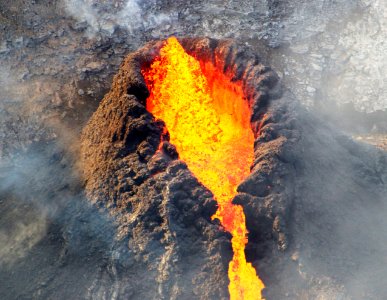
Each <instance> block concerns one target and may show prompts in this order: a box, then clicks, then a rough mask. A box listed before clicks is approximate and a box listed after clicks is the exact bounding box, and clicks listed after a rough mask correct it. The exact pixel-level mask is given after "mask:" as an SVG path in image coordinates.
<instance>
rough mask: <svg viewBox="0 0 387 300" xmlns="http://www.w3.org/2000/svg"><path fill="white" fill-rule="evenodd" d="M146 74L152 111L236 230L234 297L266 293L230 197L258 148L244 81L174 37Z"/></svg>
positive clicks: (218, 214) (232, 272) (239, 214)
mask: <svg viewBox="0 0 387 300" xmlns="http://www.w3.org/2000/svg"><path fill="white" fill-rule="evenodd" d="M143 75H144V78H145V81H146V84H147V86H148V87H149V89H150V96H149V98H148V99H147V104H146V106H147V109H148V111H150V112H151V113H152V114H153V115H154V116H155V117H156V118H158V119H161V120H163V121H164V122H165V124H166V127H167V129H168V132H169V134H170V141H171V143H172V144H174V145H175V146H176V148H177V151H178V153H179V155H180V159H182V160H183V161H185V162H186V163H187V165H188V167H189V169H190V170H191V171H192V173H193V174H194V175H195V176H196V178H198V180H199V181H200V182H201V183H202V184H203V185H204V186H206V187H207V188H208V189H209V190H210V191H211V192H212V193H213V194H214V197H215V200H216V201H217V203H218V210H217V212H216V214H215V215H214V216H213V217H214V218H218V219H219V220H220V221H221V223H222V225H223V226H224V228H225V229H226V230H227V231H228V232H230V233H231V234H232V249H233V252H234V256H233V259H232V261H231V262H230V265H229V271H228V275H229V279H230V285H229V292H230V298H231V299H262V297H261V291H262V289H263V287H264V285H263V283H262V281H261V280H260V279H259V277H258V276H257V274H256V272H255V269H254V268H253V266H252V265H251V263H248V262H246V257H245V252H244V249H245V245H246V244H247V233H248V232H247V229H246V223H245V215H244V212H243V209H242V207H241V206H238V205H233V204H232V203H231V201H232V199H233V198H234V196H235V195H236V188H237V186H238V185H239V184H240V183H241V181H242V180H243V179H244V178H246V176H247V175H248V174H249V172H250V165H251V164H252V162H253V154H254V152H253V144H254V135H253V132H252V130H251V127H250V121H249V119H250V111H249V107H248V104H247V101H246V100H245V99H244V98H243V92H242V88H241V86H240V85H239V84H237V83H232V82H230V80H229V79H228V78H227V77H226V76H225V75H224V74H222V73H220V72H218V71H217V70H215V68H214V67H213V66H212V65H211V64H209V63H207V64H202V65H201V64H200V62H199V61H198V60H196V59H195V58H194V57H192V56H190V55H188V54H187V53H186V52H185V50H184V49H183V47H182V46H181V45H180V44H179V42H178V40H177V39H176V38H173V37H172V38H169V39H168V40H167V42H166V43H165V45H164V46H163V47H162V49H161V51H160V56H159V57H158V58H156V59H155V61H154V62H153V63H152V65H151V66H150V68H149V69H146V70H143Z"/></svg>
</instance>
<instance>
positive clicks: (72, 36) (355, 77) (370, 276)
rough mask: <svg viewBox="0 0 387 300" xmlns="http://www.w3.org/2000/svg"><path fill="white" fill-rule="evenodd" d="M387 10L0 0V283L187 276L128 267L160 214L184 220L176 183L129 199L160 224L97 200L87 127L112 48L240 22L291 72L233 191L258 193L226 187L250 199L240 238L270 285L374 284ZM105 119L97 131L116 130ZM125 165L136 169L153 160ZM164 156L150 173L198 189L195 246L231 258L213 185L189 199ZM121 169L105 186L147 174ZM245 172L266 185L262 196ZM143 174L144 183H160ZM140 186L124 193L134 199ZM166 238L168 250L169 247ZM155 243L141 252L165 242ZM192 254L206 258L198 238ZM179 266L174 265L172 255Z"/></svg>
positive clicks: (358, 3) (279, 67) (40, 288)
mask: <svg viewBox="0 0 387 300" xmlns="http://www.w3.org/2000/svg"><path fill="white" fill-rule="evenodd" d="M385 19H386V4H385V2H384V1H383V0H375V1H368V0H352V1H344V0H340V1H325V0H314V1H296V2H295V1H286V0H280V1H277V0H275V1H274V0H264V1H256V2H251V1H226V2H225V1H211V2H210V1H167V0H162V1H161V0H160V1H159V0H154V1H146V2H145V1H144V2H142V1H135V0H127V1H124V0H116V1H102V0H101V1H97V0H36V1H32V0H31V1H30V0H15V1H0V85H1V89H0V208H1V210H0V211H1V213H0V245H1V250H0V254H1V255H0V256H1V257H0V264H1V268H0V281H1V282H2V284H1V287H0V298H4V299H16V298H17V299H24V298H25V299H29V298H38V299H58V298H71V299H78V298H82V299H84V298H93V299H94V298H95V299H105V298H109V299H110V298H111V299H116V298H120V297H121V296H122V295H131V294H130V293H133V290H135V291H139V294H138V295H140V294H141V295H144V294H143V293H145V292H144V290H146V292H149V293H150V294H152V295H156V294H157V293H158V292H159V290H158V288H161V289H162V293H164V292H165V291H168V292H165V293H169V292H170V293H171V294H170V295H178V294H179V292H181V287H184V282H179V281H178V280H177V279H171V280H165V279H164V277H163V276H164V275H165V276H167V275H166V274H163V273H162V272H160V271H159V270H153V271H150V272H151V273H149V274H153V275H152V276H153V277H152V278H153V279H152V280H153V281H151V282H157V284H158V285H157V286H156V285H154V286H150V285H149V282H148V285H145V281H146V280H145V279H144V276H145V274H147V270H142V269H140V270H138V274H142V275H141V276H142V277H141V276H140V279H138V278H136V277H137V276H136V274H133V273H130V272H129V273H130V274H129V273H128V271H127V270H130V267H133V265H136V264H137V265H138V261H144V263H145V261H146V259H150V257H149V256H147V255H146V254H145V252H146V251H147V249H149V247H151V246H152V245H150V244H151V241H152V238H153V237H154V234H156V235H157V234H158V232H156V231H157V230H160V232H162V234H166V235H168V234H172V233H173V232H183V230H182V228H183V227H184V224H185V222H186V220H185V219H178V220H176V226H177V227H176V228H175V227H173V228H172V227H169V226H166V225H164V223H163V222H164V221H165V219H166V218H167V216H168V214H169V213H171V214H172V215H173V212H179V211H180V210H182V209H183V210H184V209H185V208H184V207H179V206H177V205H176V204H175V203H174V202H173V201H174V200H173V199H175V198H174V195H171V196H167V197H165V198H162V199H159V198H157V197H156V196H155V195H154V196H152V197H153V198H150V199H156V198H157V199H156V200H157V201H158V202H157V201H156V203H154V202H153V201H151V200H150V199H149V202H148V203H147V204H146V205H144V207H143V209H144V210H143V211H140V212H138V211H137V213H139V214H138V215H136V216H139V217H141V216H143V215H146V213H145V212H147V211H150V212H151V211H154V210H156V211H158V212H159V213H160V215H159V217H160V219H159V220H156V223H154V224H153V225H152V226H153V227H152V226H150V227H149V228H144V227H143V225H141V224H137V225H133V224H132V223H130V220H125V217H124V216H123V214H122V209H123V208H125V207H126V203H123V202H122V200H121V199H120V198H119V197H118V198H117V199H116V200H117V201H118V202H117V203H118V204H117V203H116V202H114V203H115V204H114V205H115V206H114V205H113V206H106V207H105V206H104V204H101V202H100V201H97V200H95V201H92V202H93V203H94V204H93V205H90V202H89V201H88V200H86V197H85V195H84V186H83V185H84V182H83V180H82V179H81V176H80V173H79V170H83V166H82V165H80V164H79V163H80V159H79V158H80V154H79V147H80V144H81V143H80V140H79V137H80V132H81V131H82V129H83V128H84V126H85V125H86V123H87V121H88V120H89V118H90V117H91V115H92V114H93V112H94V111H96V110H97V107H98V106H99V104H100V101H101V99H102V98H103V96H104V95H105V94H106V93H107V92H108V91H109V90H110V88H111V86H112V78H113V75H114V74H116V73H117V72H118V69H119V66H120V64H121V62H122V60H123V59H124V57H125V56H126V55H127V54H128V53H130V52H132V51H134V50H136V49H138V48H139V47H140V46H143V45H144V44H145V43H146V42H147V41H150V40H154V39H156V40H158V39H162V38H164V37H166V36H169V35H171V34H173V35H177V36H203V35H208V36H211V37H215V38H227V37H231V38H234V39H236V40H237V41H239V43H240V45H241V44H244V46H247V48H248V49H250V50H249V51H251V52H252V53H254V55H258V56H259V57H260V60H261V61H263V62H264V63H265V64H266V65H270V66H272V67H273V69H274V70H275V71H276V72H277V74H278V76H279V78H280V79H281V82H282V85H283V86H284V87H285V91H286V92H285V94H284V95H283V96H282V98H281V99H279V100H278V99H277V100H276V101H273V102H270V105H269V106H268V107H267V108H265V109H267V120H266V121H264V123H265V126H263V128H262V133H261V137H260V138H259V141H260V146H257V148H256V157H257V159H256V166H255V168H254V169H253V173H252V175H251V177H252V179H251V180H250V181H249V180H247V181H246V183H245V185H242V186H241V193H242V194H249V193H250V194H251V195H252V196H246V195H244V196H243V195H242V196H241V197H239V198H238V197H237V198H236V199H235V202H236V203H240V204H242V205H243V206H244V207H245V211H246V215H247V216H248V220H247V221H248V227H249V230H250V237H249V239H250V245H249V249H248V250H247V252H248V256H249V260H251V261H253V262H254V265H255V266H256V267H257V268H258V269H259V270H260V271H259V272H260V276H261V277H262V278H263V280H264V281H265V283H266V284H267V286H268V289H267V296H268V299H287V298H289V299H295V298H297V299H300V298H301V299H343V298H344V299H345V298H350V299H358V298H359V299H360V298H362V299H364V298H366V299H381V298H383V296H384V293H385V287H384V284H383V281H381V280H382V279H383V278H384V277H385V273H386V270H385V269H384V268H383V265H384V264H383V262H384V261H385V256H384V253H385V247H386V244H387V237H386V233H385V230H384V228H386V226H384V225H385V224H384V223H385V221H384V217H383V216H384V215H385V196H384V195H385V194H386V193H385V192H386V190H385V189H386V185H385V182H386V174H385V169H386V168H385V164H386V160H385V152H383V151H382V150H378V149H376V148H375V147H374V146H372V145H373V144H377V145H381V148H383V141H384V136H385V132H386V113H385V111H383V110H385V109H386V108H387V104H386V90H387V88H386V83H385V78H384V73H383V70H384V69H385V62H386V59H385V57H386V54H385V53H387V52H386V39H385V37H386V32H387V31H386V23H385ZM246 51H247V50H246ZM113 88H114V86H113ZM129 94H130V93H129ZM121 96H122V95H121ZM122 97H123V96H122ZM128 101H129V100H128ZM298 102H300V103H301V104H302V105H301V106H299V105H298V104H296V103H298ZM129 103H130V101H129ZM344 103H348V104H347V105H343V104H344ZM117 105H118V104H117ZM126 108H127V109H129V108H128V107H126ZM99 109H101V108H99ZM308 111H309V112H308ZM310 111H311V112H310ZM364 112H368V113H364ZM144 114H146V113H145V112H144ZM104 126H107V125H106V124H105V125H104ZM98 127H99V126H96V127H95V130H96V131H97V130H101V128H98ZM155 130H156V131H157V129H155ZM342 130H343V131H345V132H346V133H347V134H349V135H353V136H354V137H355V138H354V139H351V138H349V137H347V136H345V135H343V134H342V133H341V132H342ZM102 133H103V134H102ZM102 133H101V135H100V137H99V138H100V140H101V141H102V140H103V141H105V139H107V138H109V136H108V134H109V132H106V133H105V132H102ZM370 133H372V135H371V134H370ZM359 136H360V137H362V139H359V138H357V137H359ZM370 136H372V138H369V137H370ZM363 142H369V143H370V144H372V145H371V146H369V145H366V144H364V143H363ZM167 148H169V147H167ZM148 150H149V149H148V148H144V149H143V151H144V153H145V154H146V153H147V151H148ZM114 151H118V150H117V149H115V150H114ZM129 156H130V155H129ZM168 159H169V158H168ZM136 164H139V165H141V168H139V169H138V170H136V172H140V173H141V172H144V170H145V171H146V170H148V168H149V166H148V165H147V166H145V165H144V162H139V161H136ZM169 164H171V162H169ZM151 167H152V166H151ZM180 168H181V169H180ZM172 169H173V166H172V167H171V166H169V167H168V168H167V169H166V171H164V173H163V174H161V175H160V176H166V180H165V184H166V185H167V186H169V185H173V184H176V182H175V181H176V180H177V181H179V180H182V181H183V182H185V181H188V183H182V184H188V185H189V186H192V188H193V191H195V192H193V194H192V195H189V198H190V199H191V200H192V202H190V201H189V202H188V203H187V205H188V206H187V207H190V208H191V207H193V208H192V209H194V211H195V213H196V212H198V213H199V214H200V215H201V216H202V217H203V222H202V221H201V223H203V224H201V225H200V226H199V227H200V228H199V229H195V230H193V232H192V236H191V237H190V238H193V237H195V238H197V239H198V240H199V241H200V242H199V243H198V244H197V245H196V246H195V247H196V248H195V251H197V252H199V251H201V249H203V248H206V247H207V246H211V247H210V248H211V250H209V251H210V252H209V254H208V255H212V256H213V258H214V262H213V265H212V267H215V268H218V269H219V270H222V271H219V272H223V271H224V265H225V262H224V261H222V260H221V259H220V257H219V254H220V253H222V258H223V259H226V260H227V251H228V250H227V238H228V237H227V236H224V235H223V234H220V233H219V230H218V229H216V226H215V225H214V224H212V223H211V222H208V215H211V213H212V211H213V209H214V208H213V205H214V204H213V202H212V200H211V196H210V195H207V193H205V192H204V195H205V196H204V197H202V198H200V197H199V198H200V199H199V198H197V195H196V194H195V193H201V192H200V191H203V188H202V187H201V186H200V185H198V183H197V182H195V179H194V178H192V175H190V174H189V172H188V171H187V170H185V169H184V166H182V165H178V166H177V169H179V170H180V171H179V172H180V173H179V175H178V176H176V178H175V175H171V174H174V173H173V172H174V171H173V170H172ZM106 170H107V171H109V172H113V173H112V174H118V173H120V172H121V173H125V171H124V170H123V169H122V170H121V169H120V168H115V169H114V168H113V169H112V168H111V167H110V166H109V168H108V169H106ZM175 171H176V170H175ZM171 172H172V173H171ZM132 175H133V174H132ZM133 176H135V175H133ZM140 177H141V176H140ZM101 178H106V175H104V176H102V175H101ZM119 178H120V179H119V180H121V181H122V180H123V181H125V182H123V181H122V182H121V181H118V182H111V187H110V188H109V189H112V190H109V189H107V190H108V191H109V192H108V194H109V196H110V195H112V196H113V195H120V193H121V192H120V189H121V188H122V189H123V190H122V191H124V190H125V192H127V193H130V191H129V190H127V189H130V183H131V180H140V181H141V180H142V179H139V178H137V179H136V178H133V177H131V176H129V177H125V176H122V177H119ZM89 182H90V181H89ZM249 182H250V183H249ZM251 182H253V183H254V184H253V185H255V184H258V185H259V186H262V187H264V186H266V187H273V188H272V189H271V190H270V191H268V190H266V189H260V190H261V191H262V193H263V194H259V195H255V194H254V191H252V190H251V185H252V184H251ZM142 184H143V186H142V187H141V188H140V189H139V190H138V191H137V193H142V191H144V190H146V191H147V190H148V189H149V188H154V184H155V183H154V182H153V181H146V182H145V183H144V182H143V183H142ZM163 187H165V186H160V187H158V188H163ZM194 187H195V188H194ZM116 188H117V189H118V190H115V189H116ZM89 196H90V195H89ZM94 196H95V195H94ZM95 197H96V196H95ZM95 197H92V198H93V199H96V198H95ZM131 197H134V195H132V196H131ZM168 197H170V198H168ZM97 198H98V197H97ZM113 198H114V197H113ZM193 199H198V200H199V202H198V203H200V205H199V204H198V203H196V202H195V201H193ZM116 200H115V201H116ZM175 200H176V199H175ZM168 201H170V202H171V206H169V205H166V203H167V202H168ZM133 203H134V204H135V205H134V207H132V208H130V209H135V208H136V207H137V206H136V205H138V202H136V201H134V202H133ZM168 203H169V202H168ZM96 204H98V205H96ZM124 204H125V205H124ZM98 207H99V209H97V208H98ZM101 207H104V208H105V209H101ZM187 207H186V208H187ZM130 211H132V210H130ZM130 211H129V212H130ZM190 217H192V214H188V213H187V214H186V215H185V218H190ZM116 218H118V219H116ZM117 220H119V222H117ZM157 222H161V225H160V223H157ZM258 225H259V226H258ZM203 228H208V231H207V230H206V231H205V233H203ZM258 228H259V229H258ZM134 229H136V230H140V231H142V230H143V231H144V232H146V236H147V238H146V240H145V241H146V242H144V244H141V243H140V240H141V239H140V238H139V237H132V238H129V235H128V234H129V233H130V232H133V230H134ZM156 229H157V230H156ZM175 230H176V231H175ZM218 234H219V236H218ZM179 238H180V237H179ZM181 238H182V239H185V238H186V237H185V236H183V237H181ZM129 243H132V244H129ZM164 243H165V244H163V245H169V246H171V245H177V244H179V243H180V242H177V243H176V244H173V243H171V242H170V241H169V240H168V239H166V240H165V241H164ZM122 245H124V246H125V247H122ZM128 245H132V246H133V247H140V246H141V247H143V248H142V249H143V250H141V251H143V252H141V251H140V253H142V254H141V255H140V257H137V258H136V259H137V260H136V259H135V260H134V261H133V260H131V259H129V258H128V257H131V253H130V251H129V250H127V249H129V248H130V247H129V248H128V247H127V246H128ZM224 245H226V246H224ZM212 247H213V248H212ZM155 248H156V249H162V246H160V245H158V246H155ZM172 248H173V247H172V246H171V250H170V253H171V255H172V254H173V255H172V256H171V257H175V256H174V255H176V256H177V257H179V255H181V253H180V252H179V251H180V250H179V251H177V250H174V249H172ZM163 251H164V250H160V252H157V253H156V254H155V256H154V257H152V258H155V259H159V260H160V259H161V258H162V257H168V253H169V252H165V253H164V252H163ZM171 257H169V259H172V260H173V259H174V258H171ZM193 257H195V259H196V258H197V257H200V261H201V263H202V264H203V266H204V265H205V264H206V263H207V262H206V261H207V260H206V259H205V258H203V257H202V256H200V255H199V254H197V255H196V253H195V255H194V256H193ZM203 259H204V260H203ZM161 261H162V259H161ZM145 264H149V265H150V263H149V261H148V262H147V263H145ZM174 268H175V269H173V270H179V271H178V272H183V269H182V267H181V265H179V263H176V265H174ZM199 269H200V267H198V269H197V270H196V271H195V274H196V275H195V276H199V277H197V278H198V279H197V280H198V281H197V282H198V286H200V287H201V288H202V287H204V289H205V290H208V294H204V295H207V296H208V297H210V295H213V293H215V292H219V291H222V292H221V293H224V284H225V282H224V280H225V278H224V277H221V278H211V279H210V281H209V282H212V283H213V282H214V281H215V280H216V281H218V283H217V284H216V285H215V286H214V287H211V288H210V287H208V285H206V283H205V282H204V280H203V278H202V277H200V272H201V271H199ZM179 274H180V273H179ZM191 275H192V274H191ZM191 275H187V276H188V277H184V278H185V279H186V278H190V277H189V276H191ZM192 276H193V275H192ZM156 277H157V278H156ZM167 277H168V276H167ZM133 278H134V279H133ZM143 279H144V285H141V284H140V283H139V282H140V281H141V280H143ZM136 281H137V282H138V283H134V282H136ZM160 282H163V283H162V284H159V283H160ZM175 286H178V287H180V290H179V288H177V289H174V287H175ZM148 290H149V291H148ZM192 293H194V294H195V293H196V294H195V295H197V291H192ZM211 293H212V294H211ZM132 296H133V295H132ZM133 297H134V296H133ZM270 297H271V298H270Z"/></svg>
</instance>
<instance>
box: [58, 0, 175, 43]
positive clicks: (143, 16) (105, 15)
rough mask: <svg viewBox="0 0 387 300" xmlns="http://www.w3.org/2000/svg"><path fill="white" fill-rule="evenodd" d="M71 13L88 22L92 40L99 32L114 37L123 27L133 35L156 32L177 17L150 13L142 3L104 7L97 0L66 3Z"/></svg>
mask: <svg viewBox="0 0 387 300" xmlns="http://www.w3.org/2000/svg"><path fill="white" fill-rule="evenodd" d="M64 7H65V9H66V11H67V13H68V14H69V15H71V16H73V17H74V18H75V19H77V20H78V21H79V22H86V24H87V27H88V28H87V33H88V34H89V36H90V37H92V36H94V35H95V34H97V33H101V34H107V35H112V34H113V33H114V31H115V29H116V28H118V27H121V28H124V29H125V30H127V31H128V33H130V34H134V33H136V31H138V30H140V29H142V30H152V29H155V28H157V27H159V26H165V25H166V24H169V23H170V22H172V19H173V18H174V17H173V15H170V14H165V13H159V14H147V11H146V9H144V8H142V7H141V3H140V2H139V0H123V1H112V2H110V3H107V4H101V3H100V2H99V1H93V0H64Z"/></svg>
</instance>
